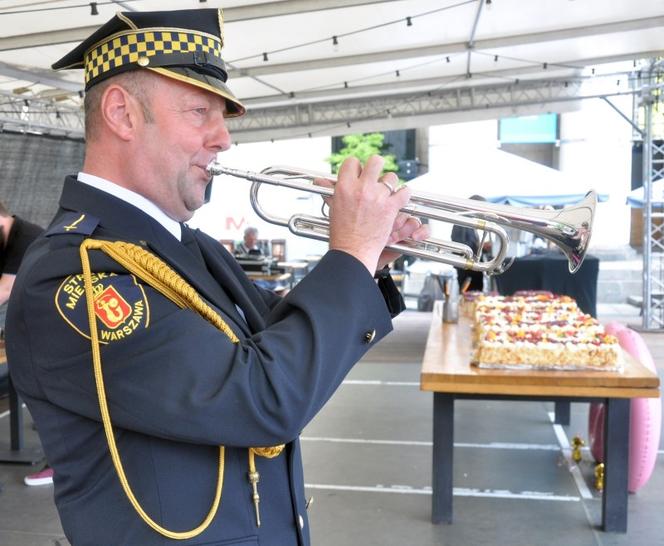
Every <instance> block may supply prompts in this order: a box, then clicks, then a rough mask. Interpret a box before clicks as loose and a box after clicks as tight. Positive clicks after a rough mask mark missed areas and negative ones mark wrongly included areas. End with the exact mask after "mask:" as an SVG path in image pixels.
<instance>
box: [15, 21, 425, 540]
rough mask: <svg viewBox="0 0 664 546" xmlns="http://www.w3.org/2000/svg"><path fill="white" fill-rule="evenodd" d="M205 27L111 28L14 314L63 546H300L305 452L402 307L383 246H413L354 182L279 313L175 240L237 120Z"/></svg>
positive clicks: (214, 29) (204, 254) (279, 302)
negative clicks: (317, 422)
mask: <svg viewBox="0 0 664 546" xmlns="http://www.w3.org/2000/svg"><path fill="white" fill-rule="evenodd" d="M221 24H222V22H221V13H220V12H218V11H217V10H209V9H202V10H184V11H174V12H127V13H118V14H117V15H116V16H115V17H114V18H113V19H111V20H110V21H109V22H108V23H106V24H105V25H104V26H102V27H101V28H100V29H99V30H97V31H96V32H95V33H94V34H93V35H92V36H91V37H90V38H88V39H87V40H85V41H84V42H83V43H82V44H81V45H79V46H78V47H77V48H76V49H74V50H73V51H72V52H71V53H69V54H68V55H66V56H65V57H64V58H63V59H61V60H60V61H58V62H57V63H56V64H55V65H54V68H78V67H83V68H84V69H85V78H86V91H87V93H86V99H85V100H86V104H85V106H86V142H87V144H86V156H85V162H84V166H83V171H82V172H81V173H79V174H78V177H73V176H72V177H68V178H67V179H66V180H65V184H64V188H63V192H62V196H61V200H60V209H59V211H58V213H57V215H56V217H55V218H54V220H53V222H52V223H51V225H50V226H49V228H47V230H46V231H45V233H44V234H43V235H42V236H41V237H40V238H39V239H38V240H37V242H36V243H35V245H33V246H32V247H31V249H30V251H29V252H28V254H27V255H26V257H25V260H24V262H23V265H22V266H21V270H20V271H19V274H18V277H17V280H16V283H15V287H14V292H13V294H12V298H11V300H10V308H9V316H8V329H7V350H8V354H9V361H10V363H11V364H10V366H11V372H12V376H13V377H14V378H15V382H16V385H17V388H18V389H19V391H20V393H21V395H22V396H23V398H24V399H25V401H26V402H27V405H28V407H29V409H30V411H31V413H32V415H33V417H34V419H35V421H36V423H37V426H38V429H39V434H40V436H41V439H42V443H43V446H44V450H45V452H46V455H47V457H48V460H49V462H50V464H51V465H52V466H53V468H54V470H55V479H54V482H55V483H54V486H55V488H54V495H55V502H56V505H57V508H58V511H59V515H60V519H61V522H62V526H63V528H64V531H65V534H66V535H67V537H68V539H69V540H70V542H71V543H72V544H73V545H74V546H121V545H132V546H139V545H140V546H150V545H164V544H171V543H173V544H175V543H176V541H177V542H178V543H179V544H201V545H202V544H206V545H220V544H224V545H231V544H242V545H243V546H244V545H246V546H248V545H257V544H259V543H260V544H262V545H263V546H267V545H274V546H287V545H295V544H298V545H307V544H309V528H308V523H307V518H306V510H305V501H304V482H303V476H302V467H301V456H300V446H299V443H298V435H299V433H300V431H301V430H302V428H303V427H304V426H305V425H306V424H307V423H308V422H309V421H310V420H311V419H312V418H313V416H314V415H315V414H316V412H318V410H320V408H321V407H322V406H323V404H324V403H325V402H326V401H327V400H328V399H329V397H330V396H331V395H332V393H333V392H334V391H335V389H336V388H337V387H338V386H339V384H340V383H341V381H342V380H343V378H344V376H345V375H346V374H347V372H348V371H349V370H350V368H351V367H352V366H353V365H354V364H355V363H356V362H357V361H358V360H359V359H360V358H361V356H362V355H363V354H364V353H365V352H366V351H367V350H368V349H369V348H371V347H372V346H373V344H375V343H376V342H377V341H378V340H380V339H381V338H382V337H383V336H385V335H386V334H387V333H388V332H389V331H390V330H391V316H394V315H395V314H396V313H398V312H399V311H400V310H401V309H402V307H401V305H400V304H402V303H403V302H402V301H401V300H400V298H399V296H398V293H397V292H396V291H395V289H394V285H393V284H391V282H390V279H389V278H387V277H386V276H385V275H379V277H380V278H379V279H378V280H376V279H375V278H374V272H375V271H376V270H379V269H380V268H381V266H382V265H383V264H385V263H387V262H389V261H391V260H393V259H394V258H395V257H396V256H395V255H394V253H390V252H386V251H384V247H385V246H386V244H388V243H391V242H395V241H399V240H402V239H404V238H407V237H410V236H412V237H413V238H415V239H422V238H424V237H425V236H426V235H427V232H426V229H425V228H421V227H419V226H420V224H419V222H417V221H416V220H415V219H413V218H411V217H409V216H407V215H404V214H402V213H399V212H398V211H399V209H400V208H402V207H403V206H404V204H405V203H406V202H407V200H408V198H409V194H408V190H404V191H395V187H394V185H395V184H396V178H395V177H394V175H389V174H388V175H385V176H384V177H382V178H381V177H380V171H381V168H382V160H381V159H380V158H378V157H374V158H371V159H370V160H369V161H368V162H367V164H366V165H365V166H364V167H363V168H362V167H360V165H359V163H358V162H357V161H356V160H349V161H347V162H346V163H345V164H344V165H343V166H342V168H341V171H340V173H339V177H338V178H339V181H338V182H337V184H336V187H335V193H334V196H333V197H332V198H331V199H330V211H331V213H330V214H331V235H330V250H329V251H328V253H327V254H326V255H325V256H324V257H323V258H322V260H321V261H320V263H319V264H318V265H317V267H316V268H315V270H314V271H313V272H311V273H310V274H309V275H308V276H307V277H306V278H305V279H303V280H302V281H301V282H300V283H299V284H298V285H297V286H296V287H295V288H294V289H293V290H292V291H291V292H290V293H289V294H288V295H287V296H286V297H285V298H283V299H281V298H279V297H277V296H275V295H274V294H273V293H271V292H269V291H266V290H262V289H260V288H257V287H255V286H254V285H253V284H252V283H251V282H250V281H249V280H248V278H247V277H246V276H245V275H244V274H243V272H242V270H241V269H240V267H239V266H238V265H237V263H236V262H235V260H234V258H233V257H232V256H231V255H230V254H228V252H226V250H225V249H224V248H223V247H222V246H221V245H220V244H219V243H218V242H217V241H215V240H213V239H212V238H210V237H208V236H207V235H205V234H203V233H201V232H200V231H197V230H192V229H190V228H189V227H187V226H186V225H185V224H184V223H183V222H185V221H187V220H189V219H190V218H191V216H192V215H193V212H194V211H195V210H196V209H197V208H199V207H200V206H201V205H202V204H203V203H204V200H205V192H206V188H207V187H208V185H209V183H210V177H209V175H208V172H207V170H206V166H207V165H208V164H209V163H210V161H211V160H213V159H214V158H215V156H216V154H217V153H218V152H221V151H224V150H225V149H227V148H228V147H229V146H230V136H229V133H228V130H227V129H226V125H225V118H226V117H231V116H238V115H241V114H243V113H244V107H243V106H242V105H241V103H240V102H239V101H238V100H237V99H236V98H235V97H234V96H233V94H232V93H231V91H230V90H229V88H228V87H227V86H226V70H225V67H224V63H223V61H222V58H221V47H222V38H221V37H222V35H223V34H222V29H221Z"/></svg>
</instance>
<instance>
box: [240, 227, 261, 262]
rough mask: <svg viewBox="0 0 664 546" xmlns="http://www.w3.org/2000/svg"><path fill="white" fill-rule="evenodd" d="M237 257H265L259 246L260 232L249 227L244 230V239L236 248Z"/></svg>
mask: <svg viewBox="0 0 664 546" xmlns="http://www.w3.org/2000/svg"><path fill="white" fill-rule="evenodd" d="M235 255H236V256H263V250H262V249H261V248H260V247H259V246H258V230H257V229H256V228H255V227H248V228H247V229H245V230H244V239H243V240H242V242H241V243H240V244H239V245H237V246H236V247H235Z"/></svg>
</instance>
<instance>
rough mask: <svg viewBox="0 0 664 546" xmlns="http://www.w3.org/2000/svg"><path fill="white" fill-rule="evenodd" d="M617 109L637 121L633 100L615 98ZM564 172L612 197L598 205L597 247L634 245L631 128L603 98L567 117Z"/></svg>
mask: <svg viewBox="0 0 664 546" xmlns="http://www.w3.org/2000/svg"><path fill="white" fill-rule="evenodd" d="M611 101H612V102H613V104H615V105H616V106H618V107H619V108H620V109H621V110H622V111H623V113H624V114H625V115H626V116H627V117H628V118H631V107H632V99H631V97H629V96H625V97H612V98H611ZM560 131H561V134H560V137H561V144H560V170H561V172H563V173H570V174H574V175H575V176H576V177H577V178H579V179H581V180H585V181H587V187H588V188H593V189H595V190H597V191H598V192H599V193H606V194H608V195H609V200H608V201H607V202H606V203H600V204H599V205H598V206H597V213H596V216H595V224H594V229H593V236H592V241H591V249H592V248H593V247H605V248H606V247H617V246H621V245H626V244H628V243H629V229H630V208H629V207H628V206H627V205H626V204H625V199H626V196H627V193H629V191H630V188H631V176H632V175H631V168H632V141H631V138H632V131H631V126H630V125H629V124H628V123H627V121H625V120H624V119H622V118H621V117H620V116H619V115H618V114H617V113H616V112H615V111H614V110H613V109H612V108H611V107H610V106H609V105H608V104H606V103H605V102H604V101H602V100H600V99H594V100H587V101H584V102H583V108H582V109H581V110H580V111H578V112H570V113H567V114H563V116H562V119H561V125H560Z"/></svg>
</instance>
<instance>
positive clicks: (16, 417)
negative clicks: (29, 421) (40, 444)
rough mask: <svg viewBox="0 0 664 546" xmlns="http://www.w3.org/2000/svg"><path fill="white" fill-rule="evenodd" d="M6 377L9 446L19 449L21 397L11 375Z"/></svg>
mask: <svg viewBox="0 0 664 546" xmlns="http://www.w3.org/2000/svg"><path fill="white" fill-rule="evenodd" d="M8 379H9V431H10V438H11V441H10V447H11V449H12V451H20V450H21V449H23V411H21V409H22V408H21V399H20V398H19V396H18V393H17V392H16V389H15V388H14V384H13V383H12V378H11V376H9V377H8Z"/></svg>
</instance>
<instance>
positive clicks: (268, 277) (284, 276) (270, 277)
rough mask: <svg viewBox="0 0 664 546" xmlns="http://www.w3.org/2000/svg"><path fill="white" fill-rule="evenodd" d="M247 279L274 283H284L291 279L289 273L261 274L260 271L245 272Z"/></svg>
mask: <svg viewBox="0 0 664 546" xmlns="http://www.w3.org/2000/svg"><path fill="white" fill-rule="evenodd" d="M245 273H246V275H247V277H249V278H250V279H257V280H262V281H275V282H284V281H287V280H288V279H290V278H291V274H290V273H270V274H268V273H263V272H261V271H245Z"/></svg>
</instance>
